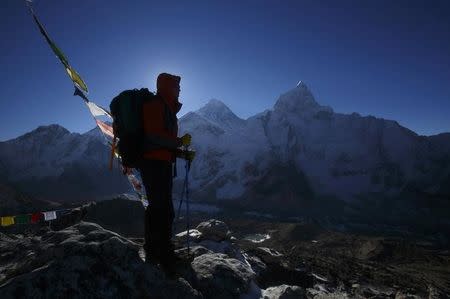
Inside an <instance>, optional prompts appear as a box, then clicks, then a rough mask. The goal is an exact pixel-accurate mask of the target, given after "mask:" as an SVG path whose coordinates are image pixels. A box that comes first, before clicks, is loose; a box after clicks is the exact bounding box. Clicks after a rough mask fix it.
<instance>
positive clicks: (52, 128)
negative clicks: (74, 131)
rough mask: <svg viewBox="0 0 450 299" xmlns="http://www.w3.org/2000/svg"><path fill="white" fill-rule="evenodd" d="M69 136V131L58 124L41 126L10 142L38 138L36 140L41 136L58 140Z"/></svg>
mask: <svg viewBox="0 0 450 299" xmlns="http://www.w3.org/2000/svg"><path fill="white" fill-rule="evenodd" d="M67 134H70V132H69V130H67V129H66V128H64V127H63V126H60V125H58V124H50V125H42V126H39V127H37V128H36V129H34V130H33V131H30V132H28V133H25V134H23V135H22V136H19V137H17V138H15V139H11V141H12V140H25V139H28V138H35V137H34V136H39V137H38V138H42V137H43V136H49V137H50V136H53V138H60V137H62V136H64V135H67Z"/></svg>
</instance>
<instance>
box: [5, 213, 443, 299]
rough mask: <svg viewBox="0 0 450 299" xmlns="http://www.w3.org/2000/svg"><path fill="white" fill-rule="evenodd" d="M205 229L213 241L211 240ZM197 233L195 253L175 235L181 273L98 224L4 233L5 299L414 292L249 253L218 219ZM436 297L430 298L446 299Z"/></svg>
mask: <svg viewBox="0 0 450 299" xmlns="http://www.w3.org/2000/svg"><path fill="white" fill-rule="evenodd" d="M79 213H82V211H80V212H79ZM77 217H79V214H74V215H72V216H71V220H73V219H76V218H77ZM211 223H216V224H217V225H210V224H211ZM215 226H216V227H218V229H217V231H213V230H214V229H213V227H215ZM202 227H207V230H208V234H209V235H210V236H214V237H213V238H215V240H209V239H206V238H205V236H204V235H203V234H202V233H201V232H200V230H201V229H202ZM53 228H55V227H53ZM58 228H59V227H58ZM224 228H226V229H224ZM199 229H200V230H199ZM193 232H194V233H193V234H191V237H192V236H193V237H192V238H191V239H190V242H191V243H190V244H189V245H190V246H189V248H188V247H186V246H185V245H186V243H185V242H184V241H185V240H186V239H185V238H186V236H187V232H184V233H181V234H179V235H178V236H177V237H176V238H175V241H176V242H175V243H177V245H176V255H177V256H178V258H179V260H178V261H177V262H176V272H177V273H176V275H175V276H172V275H170V276H168V275H166V274H165V272H164V271H162V269H161V268H160V267H159V266H157V265H153V264H150V263H145V257H144V256H143V255H140V253H142V245H141V241H142V239H139V238H136V239H133V240H130V239H128V238H125V237H123V236H121V235H119V234H117V233H115V232H112V231H109V230H106V229H104V228H102V227H101V226H100V225H98V224H95V223H89V222H80V223H76V224H74V225H71V226H69V227H64V225H63V224H61V229H60V230H58V231H54V230H51V229H50V228H49V227H41V229H40V230H39V231H37V232H34V233H32V234H4V233H0V294H1V296H0V297H1V298H2V299H3V298H55V297H56V298H220V299H228V298H230V299H231V298H240V299H260V298H267V299H281V298H283V299H288V298H317V299H318V298H407V297H405V296H409V295H410V294H414V292H412V291H411V290H408V289H405V290H399V289H398V288H397V289H394V288H392V287H391V288H386V287H384V286H373V285H371V284H369V283H364V284H363V283H361V284H360V283H356V282H344V283H343V282H342V281H339V280H337V279H336V277H334V278H333V277H331V279H329V277H328V276H327V277H324V276H320V275H317V274H314V273H312V272H311V270H310V269H309V268H308V267H293V266H292V264H290V262H289V261H288V259H287V258H286V256H285V255H284V253H283V252H278V251H276V250H274V249H271V248H269V247H260V246H258V245H255V247H254V248H248V247H246V249H245V250H243V249H242V248H241V247H240V246H239V244H242V243H240V242H239V241H240V240H239V239H237V238H232V237H230V236H231V233H230V232H229V230H228V228H227V226H226V224H225V223H223V222H219V221H217V220H209V221H207V222H204V223H201V225H199V226H198V227H197V230H196V231H193ZM224 232H226V233H224ZM217 236H222V237H226V238H225V239H222V238H219V239H218V238H216V237H217ZM297 266H298V265H297ZM429 293H430V294H431V291H430V292H429ZM435 293H436V294H437V295H436V296H434V295H433V296H431V295H430V298H441V297H440V295H441V293H439V292H438V291H436V292H435ZM396 296H397V297H396ZM402 296H403V297H402ZM419 297H420V296H419ZM408 298H409V297H408ZM412 298H414V297H412Z"/></svg>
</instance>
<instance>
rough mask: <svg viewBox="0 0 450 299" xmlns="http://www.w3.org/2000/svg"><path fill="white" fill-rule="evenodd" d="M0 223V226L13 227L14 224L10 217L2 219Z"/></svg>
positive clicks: (12, 218)
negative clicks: (0, 224)
mask: <svg viewBox="0 0 450 299" xmlns="http://www.w3.org/2000/svg"><path fill="white" fill-rule="evenodd" d="M1 223H2V226H10V225H13V224H14V217H12V216H7V217H2V219H1Z"/></svg>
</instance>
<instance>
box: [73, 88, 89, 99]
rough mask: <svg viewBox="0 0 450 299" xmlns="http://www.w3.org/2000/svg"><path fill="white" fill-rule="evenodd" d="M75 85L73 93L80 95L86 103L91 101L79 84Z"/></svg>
mask: <svg viewBox="0 0 450 299" xmlns="http://www.w3.org/2000/svg"><path fill="white" fill-rule="evenodd" d="M74 87H75V91H74V93H73V95H74V96H79V97H81V98H82V99H83V100H84V101H85V102H86V103H87V102H89V99H88V98H87V96H86V95H85V94H84V92H82V91H81V90H80V89H79V88H78V86H76V85H75V86H74Z"/></svg>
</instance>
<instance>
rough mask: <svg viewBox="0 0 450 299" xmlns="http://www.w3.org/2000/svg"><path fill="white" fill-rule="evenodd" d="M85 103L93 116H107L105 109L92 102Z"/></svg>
mask: <svg viewBox="0 0 450 299" xmlns="http://www.w3.org/2000/svg"><path fill="white" fill-rule="evenodd" d="M86 105H87V106H88V108H89V111H91V113H92V115H93V116H109V113H108V112H107V111H106V110H105V109H103V108H102V107H100V106H98V105H97V104H95V103H93V102H87V103H86Z"/></svg>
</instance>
